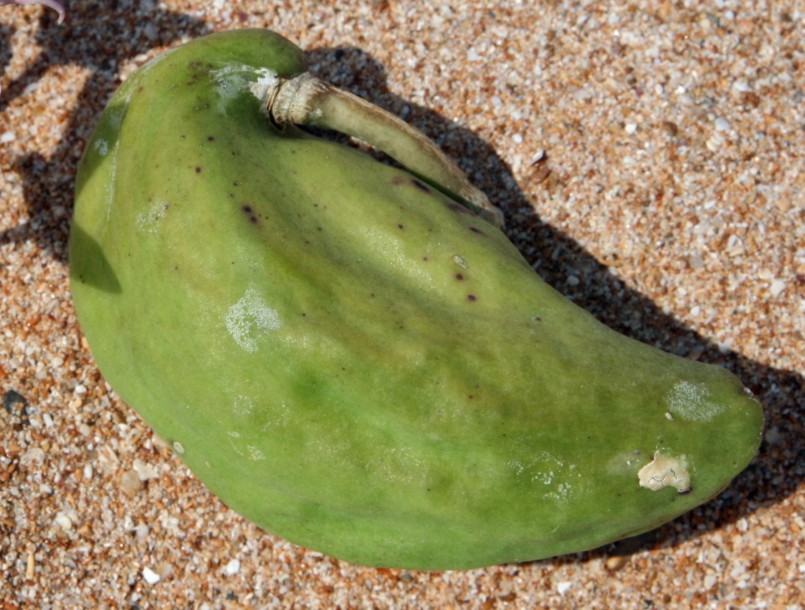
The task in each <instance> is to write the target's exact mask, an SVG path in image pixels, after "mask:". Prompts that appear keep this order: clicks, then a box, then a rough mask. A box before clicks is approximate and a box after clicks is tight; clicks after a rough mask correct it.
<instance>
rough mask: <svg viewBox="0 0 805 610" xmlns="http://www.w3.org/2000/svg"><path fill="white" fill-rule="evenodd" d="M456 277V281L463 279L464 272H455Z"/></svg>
mask: <svg viewBox="0 0 805 610" xmlns="http://www.w3.org/2000/svg"><path fill="white" fill-rule="evenodd" d="M456 279H457V280H458V281H461V280H463V279H464V274H463V273H456Z"/></svg>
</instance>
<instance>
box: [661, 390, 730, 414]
mask: <svg viewBox="0 0 805 610" xmlns="http://www.w3.org/2000/svg"><path fill="white" fill-rule="evenodd" d="M665 403H666V404H667V405H668V410H669V411H670V412H671V413H672V414H674V415H679V417H681V418H682V419H684V420H686V421H710V420H711V419H713V418H714V417H715V416H716V415H718V414H719V413H721V412H722V411H723V410H724V405H722V404H719V403H717V402H714V401H713V400H711V398H710V390H709V389H708V388H707V386H706V385H705V384H703V383H691V382H690V381H680V382H679V383H677V384H676V385H674V387H673V388H672V389H671V391H670V392H669V393H668V394H667V395H666V397H665Z"/></svg>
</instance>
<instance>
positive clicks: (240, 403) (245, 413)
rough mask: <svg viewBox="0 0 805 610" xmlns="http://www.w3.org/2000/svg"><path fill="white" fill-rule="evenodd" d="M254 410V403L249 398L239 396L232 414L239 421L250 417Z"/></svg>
mask: <svg viewBox="0 0 805 610" xmlns="http://www.w3.org/2000/svg"><path fill="white" fill-rule="evenodd" d="M253 410H254V402H253V401H252V399H251V398H249V397H248V396H238V397H237V398H235V404H233V405H232V414H233V415H234V416H235V417H237V418H238V419H240V418H244V417H249V415H251V414H252V411H253Z"/></svg>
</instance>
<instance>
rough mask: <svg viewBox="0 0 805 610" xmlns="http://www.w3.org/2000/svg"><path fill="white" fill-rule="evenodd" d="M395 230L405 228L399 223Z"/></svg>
mask: <svg viewBox="0 0 805 610" xmlns="http://www.w3.org/2000/svg"><path fill="white" fill-rule="evenodd" d="M397 228H398V229H405V226H404V225H403V223H399V224H398V225H397Z"/></svg>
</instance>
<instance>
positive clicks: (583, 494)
mask: <svg viewBox="0 0 805 610" xmlns="http://www.w3.org/2000/svg"><path fill="white" fill-rule="evenodd" d="M304 70H305V66H304V63H303V58H302V54H301V52H300V51H299V50H298V49H297V48H296V47H295V46H293V45H292V44H291V43H289V42H288V41H286V40H284V39H283V38H281V37H279V36H278V35H276V34H273V33H271V32H266V31H253V30H249V31H238V32H229V33H222V34H215V35H212V36H208V37H205V38H201V39H198V40H196V41H194V42H191V43H189V44H186V45H184V46H182V47H179V48H178V49H176V50H173V51H171V52H169V53H166V54H165V55H163V56H161V57H160V58H158V59H157V60H155V61H153V62H151V63H149V64H148V65H146V66H144V67H143V68H141V69H139V70H138V71H137V72H135V73H134V74H133V75H132V76H131V77H130V78H129V79H128V80H127V81H126V82H125V84H124V85H123V86H122V87H121V88H120V89H119V91H118V92H117V93H116V94H115V96H114V98H113V99H112V101H111V102H110V104H109V106H108V108H107V109H106V110H105V112H104V113H103V116H102V117H101V119H100V122H99V124H98V126H97V129H96V130H95V133H94V135H93V137H92V139H91V140H90V142H89V143H88V145H87V149H86V153H85V155H84V158H83V160H82V163H81V167H80V170H79V175H78V180H77V194H76V209H75V217H74V220H73V228H72V236H71V244H70V258H71V261H70V264H71V278H72V289H73V295H74V299H75V306H76V309H77V311H78V316H79V320H80V322H81V325H82V328H83V330H84V332H85V333H86V336H87V339H88V341H89V344H90V346H91V347H92V351H93V354H94V355H95V357H96V359H97V362H98V365H99V366H100V369H101V371H102V372H103V374H104V375H105V377H106V379H107V380H108V382H109V383H110V384H111V385H112V387H113V388H114V389H115V390H116V391H117V392H119V393H120V395H121V397H122V398H123V399H124V400H125V401H127V402H128V403H129V404H131V405H132V406H133V407H134V408H136V409H137V411H138V412H139V413H140V414H141V415H142V416H143V418H144V419H145V420H146V421H147V422H148V423H149V424H150V425H151V426H153V428H154V429H155V430H156V432H157V433H158V434H160V435H161V436H162V437H163V438H164V439H166V440H167V441H168V442H169V443H171V444H172V445H173V447H174V448H175V449H176V450H177V452H178V453H180V454H181V457H182V459H183V460H184V461H185V462H186V463H187V464H188V466H189V467H190V468H191V469H192V470H193V472H194V473H195V474H196V475H197V476H198V477H199V478H200V479H201V480H202V481H203V482H204V483H205V484H206V485H207V486H208V487H209V488H210V489H211V490H212V491H213V492H214V493H216V494H217V495H218V496H219V497H220V498H221V499H222V500H223V501H224V502H226V503H227V504H228V505H229V506H231V507H232V508H233V509H234V510H236V511H238V512H239V513H241V514H243V515H244V516H246V517H248V518H249V519H251V520H253V521H254V522H255V523H257V524H258V525H260V526H261V527H264V528H266V529H267V530H269V531H271V532H274V533H276V534H278V535H280V536H283V537H286V538H287V539H288V540H291V541H293V542H295V543H298V544H301V545H304V546H307V547H310V548H313V549H317V550H320V551H323V552H326V553H329V554H332V555H334V556H337V557H340V558H343V559H346V560H349V561H352V562H356V563H360V564H365V565H374V566H399V567H406V568H426V569H443V568H467V567H472V566H482V565H488V564H496V563H501V562H516V561H525V560H532V559H537V558H543V557H549V556H552V555H557V554H562V553H570V552H576V551H581V550H585V549H590V548H593V547H596V546H599V545H602V544H604V543H607V542H610V541H613V540H616V539H619V538H622V537H625V536H629V535H632V534H636V533H639V532H642V531H645V530H648V529H651V528H653V527H656V526H658V525H660V524H661V523H663V522H666V521H668V520H669V519H672V518H673V517H675V516H677V515H679V514H681V513H683V512H685V511H688V510H690V509H691V508H693V507H695V506H697V505H698V504H701V503H702V502H704V501H706V500H708V499H709V498H711V497H712V496H714V495H715V494H716V493H718V492H719V491H720V490H722V489H723V488H724V487H725V486H726V485H727V484H728V483H729V481H730V480H731V479H732V478H733V477H734V476H735V475H736V474H737V473H739V472H740V471H741V470H742V469H743V468H744V467H745V466H746V465H747V464H748V463H749V461H750V460H751V459H752V457H753V456H754V455H755V453H756V450H757V447H758V443H759V439H760V435H761V429H762V425H763V418H762V413H761V409H760V407H759V405H758V404H757V402H756V401H755V400H753V399H752V398H751V397H749V396H748V395H747V393H746V392H745V391H744V390H743V389H742V387H741V385H740V383H739V382H738V380H737V379H736V378H735V377H734V376H732V375H731V374H730V373H728V372H727V371H726V370H724V369H722V368H719V367H716V366H711V365H706V364H701V363H696V362H691V361H687V360H684V359H682V358H679V357H676V356H672V355H669V354H666V353H664V352H661V351H659V350H657V349H654V348H652V347H649V346H646V345H643V344H641V343H638V342H636V341H634V340H632V339H629V338H625V337H623V336H621V335H619V334H617V333H615V332H614V331H612V330H610V329H608V328H607V327H605V326H603V325H602V324H601V323H599V322H598V321H596V320H595V319H594V318H593V317H592V316H590V315H589V314H588V313H586V312H584V311H583V310H581V309H580V308H578V307H576V306H574V305H573V304H571V303H570V302H568V301H567V300H566V299H565V298H563V297H562V296H561V295H560V294H559V293H557V292H556V291H554V290H553V289H552V288H550V287H549V286H547V285H546V284H545V283H544V282H542V281H541V280H540V279H539V278H538V277H537V275H536V274H535V273H534V271H533V270H532V269H531V268H530V266H529V265H528V264H527V263H526V261H525V260H524V259H523V258H522V257H521V255H520V254H519V253H518V252H517V250H516V249H515V248H514V247H513V246H512V244H511V243H510V242H509V241H508V240H507V239H506V237H505V236H504V235H503V233H501V232H500V231H499V230H498V229H497V228H495V227H494V226H492V225H491V224H489V223H487V222H485V221H484V220H483V219H481V218H480V217H478V216H476V215H475V214H473V213H470V212H469V211H468V210H467V209H466V208H465V207H464V206H463V205H461V204H460V203H458V202H457V201H456V199H455V198H453V197H451V196H448V195H445V194H442V193H441V192H440V191H439V190H438V189H437V188H434V187H432V186H428V185H426V184H425V183H423V182H422V181H420V180H419V179H418V178H416V177H414V176H413V175H412V174H410V173H408V172H406V171H404V170H399V169H395V168H392V167H389V166H387V165H385V164H382V163H380V162H378V161H375V160H373V159H372V158H370V157H369V156H367V155H365V154H364V153H362V152H359V151H357V150H355V149H352V148H347V147H345V146H342V145H340V144H336V143H333V142H329V141H324V140H321V139H318V138H314V137H312V136H310V135H308V134H306V133H303V132H302V131H300V130H299V129H297V128H295V127H288V128H286V129H285V130H284V131H280V130H278V129H277V128H275V127H274V126H272V125H271V123H270V121H269V120H268V119H267V118H266V116H265V114H264V112H263V111H262V110H261V102H260V101H258V99H257V97H256V93H255V91H257V90H258V89H259V86H255V84H256V83H257V84H259V83H261V82H263V81H264V80H265V79H266V78H267V77H269V76H271V75H279V76H282V77H291V76H294V75H296V74H300V73H302V72H304ZM447 190H449V189H447Z"/></svg>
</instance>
